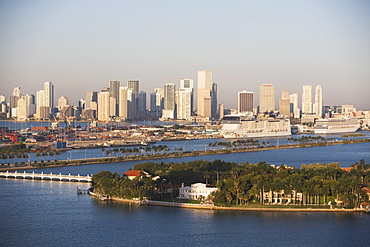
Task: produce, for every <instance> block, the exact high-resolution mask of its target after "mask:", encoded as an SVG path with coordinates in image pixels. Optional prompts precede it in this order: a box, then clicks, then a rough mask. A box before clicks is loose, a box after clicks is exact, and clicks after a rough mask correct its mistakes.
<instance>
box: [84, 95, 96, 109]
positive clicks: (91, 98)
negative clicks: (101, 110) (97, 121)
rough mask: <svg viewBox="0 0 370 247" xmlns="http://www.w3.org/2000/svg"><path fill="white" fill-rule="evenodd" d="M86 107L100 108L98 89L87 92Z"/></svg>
mask: <svg viewBox="0 0 370 247" xmlns="http://www.w3.org/2000/svg"><path fill="white" fill-rule="evenodd" d="M85 109H92V110H97V109H98V92H96V91H88V92H86V103H85Z"/></svg>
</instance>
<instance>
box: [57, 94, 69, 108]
mask: <svg viewBox="0 0 370 247" xmlns="http://www.w3.org/2000/svg"><path fill="white" fill-rule="evenodd" d="M65 106H69V100H68V97H67V96H61V97H60V98H59V99H58V109H59V110H61V109H63V107H65Z"/></svg>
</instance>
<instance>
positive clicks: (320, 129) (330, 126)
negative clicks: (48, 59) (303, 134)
mask: <svg viewBox="0 0 370 247" xmlns="http://www.w3.org/2000/svg"><path fill="white" fill-rule="evenodd" d="M359 128H360V124H359V123H358V121H357V120H355V119H345V120H337V119H329V120H318V121H317V122H316V124H315V126H314V130H313V131H314V133H315V134H335V133H351V132H356V131H357V130H358V129H359Z"/></svg>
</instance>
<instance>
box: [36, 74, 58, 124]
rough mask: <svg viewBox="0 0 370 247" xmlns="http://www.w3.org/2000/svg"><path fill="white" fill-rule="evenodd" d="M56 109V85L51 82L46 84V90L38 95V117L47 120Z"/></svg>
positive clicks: (40, 91) (38, 92)
mask: <svg viewBox="0 0 370 247" xmlns="http://www.w3.org/2000/svg"><path fill="white" fill-rule="evenodd" d="M53 108H54V85H53V83H52V82H51V81H47V82H45V83H44V89H43V90H39V91H37V93H36V117H37V118H39V119H46V118H49V117H50V113H51V111H52V109H53Z"/></svg>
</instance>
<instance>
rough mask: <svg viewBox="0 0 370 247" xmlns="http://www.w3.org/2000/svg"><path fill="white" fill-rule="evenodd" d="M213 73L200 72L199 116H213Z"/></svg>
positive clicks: (207, 71) (208, 71)
mask: <svg viewBox="0 0 370 247" xmlns="http://www.w3.org/2000/svg"><path fill="white" fill-rule="evenodd" d="M211 91H212V71H210V70H201V71H198V107H197V113H198V116H202V117H209V118H211V115H212V98H211Z"/></svg>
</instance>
